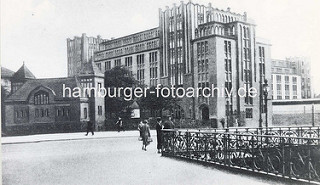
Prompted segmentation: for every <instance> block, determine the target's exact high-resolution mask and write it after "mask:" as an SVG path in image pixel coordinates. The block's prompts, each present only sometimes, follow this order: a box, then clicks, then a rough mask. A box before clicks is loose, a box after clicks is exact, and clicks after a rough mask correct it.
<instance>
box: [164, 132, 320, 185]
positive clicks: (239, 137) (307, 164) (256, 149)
mask: <svg viewBox="0 0 320 185" xmlns="http://www.w3.org/2000/svg"><path fill="white" fill-rule="evenodd" d="M162 155H163V156H173V157H183V158H188V159H192V160H197V161H203V162H207V163H213V164H218V165H223V166H228V167H233V168H240V169H243V170H248V171H253V172H258V173H265V174H269V175H276V176H281V177H284V178H290V179H295V180H301V181H308V182H313V183H316V184H320V139H319V138H317V137H314V138H310V137H291V136H281V135H257V134H239V133H230V132H212V131H200V132H199V131H181V130H170V129H167V130H163V151H162Z"/></svg>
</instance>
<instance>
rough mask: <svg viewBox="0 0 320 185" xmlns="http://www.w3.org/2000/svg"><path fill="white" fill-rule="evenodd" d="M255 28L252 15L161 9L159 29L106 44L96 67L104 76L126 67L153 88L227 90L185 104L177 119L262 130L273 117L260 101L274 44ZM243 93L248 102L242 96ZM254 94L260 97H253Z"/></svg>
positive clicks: (184, 6)
mask: <svg viewBox="0 0 320 185" xmlns="http://www.w3.org/2000/svg"><path fill="white" fill-rule="evenodd" d="M255 27H256V25H255V24H254V22H253V21H252V20H250V19H249V18H248V17H247V14H246V13H244V14H238V13H234V12H231V10H230V8H228V9H227V10H219V9H217V8H213V7H212V5H211V4H209V5H208V6H204V5H199V4H195V3H192V2H188V3H183V2H181V3H180V4H174V5H173V7H171V8H169V7H166V8H165V9H164V10H162V9H159V27H157V28H153V29H150V30H146V31H143V32H140V33H136V34H132V35H128V36H125V37H121V38H118V39H112V40H108V41H105V42H102V43H101V44H100V47H99V51H97V52H95V55H94V62H95V63H96V65H97V66H98V68H99V69H101V70H102V71H104V70H109V69H111V68H113V67H114V66H120V65H123V66H125V67H126V68H128V69H129V70H130V71H131V72H132V74H133V75H134V76H135V77H136V79H137V80H138V81H139V82H140V83H141V84H145V85H147V86H155V85H156V84H161V85H163V86H169V87H170V86H174V87H176V88H178V87H182V88H184V89H187V88H188V87H192V88H202V89H203V88H205V87H207V88H208V87H211V85H214V86H216V87H219V88H221V89H223V90H222V91H224V90H225V89H227V90H228V91H229V92H231V93H232V96H231V97H230V98H226V97H218V96H213V97H203V96H200V97H194V98H187V97H185V98H182V99H181V101H179V107H178V109H179V110H178V112H177V114H176V115H179V116H177V118H185V119H202V120H212V121H213V122H215V123H216V124H217V125H219V124H220V123H219V121H220V120H221V119H227V122H229V123H230V125H231V126H232V123H233V122H235V119H237V120H243V125H245V126H259V125H258V120H259V119H262V118H261V116H260V115H262V114H265V111H268V112H270V113H271V110H265V108H264V107H265V105H264V102H265V101H264V97H265V96H260V94H262V93H263V92H262V90H263V88H262V86H263V85H262V84H263V83H264V81H265V80H267V81H268V82H269V83H270V81H271V79H270V76H271V60H270V44H269V43H268V42H264V41H262V40H261V41H259V40H258V39H257V38H256V33H255ZM241 87H242V89H243V91H244V93H245V97H240V96H238V95H237V93H238V92H237V91H238V90H239V89H240V88H241ZM251 88H255V89H256V90H257V96H256V97H249V96H248V95H249V89H251ZM268 104H269V106H271V102H269V103H268ZM106 106H107V105H106ZM259 113H261V114H259ZM263 117H264V116H263ZM228 120H231V121H228ZM269 121H270V122H271V120H269Z"/></svg>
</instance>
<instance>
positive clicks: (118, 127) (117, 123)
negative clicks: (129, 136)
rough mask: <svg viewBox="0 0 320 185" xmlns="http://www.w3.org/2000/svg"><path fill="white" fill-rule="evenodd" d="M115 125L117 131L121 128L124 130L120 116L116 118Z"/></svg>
mask: <svg viewBox="0 0 320 185" xmlns="http://www.w3.org/2000/svg"><path fill="white" fill-rule="evenodd" d="M116 125H117V129H118V132H120V131H121V130H122V131H124V127H123V121H122V119H121V118H120V117H119V118H118V121H117V122H116Z"/></svg>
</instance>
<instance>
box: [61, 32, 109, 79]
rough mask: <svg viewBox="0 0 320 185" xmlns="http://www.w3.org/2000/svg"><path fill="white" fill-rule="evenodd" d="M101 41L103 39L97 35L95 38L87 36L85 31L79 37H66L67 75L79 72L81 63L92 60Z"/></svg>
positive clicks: (70, 75)
mask: <svg viewBox="0 0 320 185" xmlns="http://www.w3.org/2000/svg"><path fill="white" fill-rule="evenodd" d="M101 42H103V39H101V37H100V36H99V35H98V36H97V38H95V37H87V36H86V34H85V33H83V34H82V36H81V37H74V38H73V39H70V38H68V39H67V57H68V77H73V76H76V75H78V74H79V72H80V69H81V67H82V65H83V64H85V63H88V62H89V61H90V60H92V57H93V55H94V52H95V51H98V49H99V44H100V43H101Z"/></svg>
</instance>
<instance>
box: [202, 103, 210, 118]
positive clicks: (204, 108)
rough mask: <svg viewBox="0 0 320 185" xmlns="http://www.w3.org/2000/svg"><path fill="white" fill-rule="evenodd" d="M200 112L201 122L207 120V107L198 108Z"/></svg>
mask: <svg viewBox="0 0 320 185" xmlns="http://www.w3.org/2000/svg"><path fill="white" fill-rule="evenodd" d="M200 110H201V119H202V120H209V107H208V105H205V104H202V105H201V106H200Z"/></svg>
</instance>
